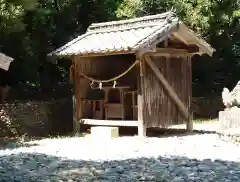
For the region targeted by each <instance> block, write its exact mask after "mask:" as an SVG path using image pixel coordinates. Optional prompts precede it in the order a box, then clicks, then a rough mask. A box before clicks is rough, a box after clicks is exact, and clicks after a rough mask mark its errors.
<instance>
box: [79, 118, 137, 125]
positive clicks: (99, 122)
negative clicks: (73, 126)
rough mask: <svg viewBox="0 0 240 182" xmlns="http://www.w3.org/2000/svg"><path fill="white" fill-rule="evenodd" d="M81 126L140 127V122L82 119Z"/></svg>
mask: <svg viewBox="0 0 240 182" xmlns="http://www.w3.org/2000/svg"><path fill="white" fill-rule="evenodd" d="M79 124H87V125H98V126H138V121H127V120H98V119H80V120H79Z"/></svg>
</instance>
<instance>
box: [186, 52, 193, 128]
mask: <svg viewBox="0 0 240 182" xmlns="http://www.w3.org/2000/svg"><path fill="white" fill-rule="evenodd" d="M186 61H187V68H188V71H187V73H189V75H187V76H188V78H189V80H188V83H189V84H190V85H189V90H188V99H189V106H188V108H189V118H188V120H187V124H186V129H187V131H188V132H192V131H193V117H192V56H187V57H186Z"/></svg>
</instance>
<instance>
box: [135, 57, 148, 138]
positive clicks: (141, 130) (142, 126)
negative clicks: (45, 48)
mask: <svg viewBox="0 0 240 182" xmlns="http://www.w3.org/2000/svg"><path fill="white" fill-rule="evenodd" d="M139 68H140V69H139V74H138V95H137V103H138V104H137V105H138V136H140V137H146V135H147V128H146V124H145V123H144V118H143V104H144V99H143V88H144V87H143V86H144V82H143V76H144V74H143V73H144V65H143V60H140V63H139Z"/></svg>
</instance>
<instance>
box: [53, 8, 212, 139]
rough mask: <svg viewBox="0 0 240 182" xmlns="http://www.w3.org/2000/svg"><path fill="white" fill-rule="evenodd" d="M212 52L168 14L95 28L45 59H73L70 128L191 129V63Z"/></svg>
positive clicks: (99, 25) (139, 130)
mask: <svg viewBox="0 0 240 182" xmlns="http://www.w3.org/2000/svg"><path fill="white" fill-rule="evenodd" d="M213 52H214V49H213V48H211V46H210V45H209V44H207V43H206V42H205V41H204V40H203V39H201V38H199V37H198V36H197V35H196V34H195V33H194V32H193V31H191V30H189V29H188V28H187V27H186V25H184V23H183V22H181V21H180V20H179V19H178V18H177V17H176V16H175V15H174V13H172V12H166V13H162V14H157V15H151V16H145V17H141V18H135V19H129V20H121V21H113V22H106V23H96V24H95V23H94V24H92V25H90V27H89V28H88V30H87V31H86V33H85V34H83V35H81V36H79V37H77V38H75V39H74V40H72V41H71V42H69V43H67V44H66V45H64V46H62V47H61V48H59V49H57V50H56V51H54V52H51V53H50V54H49V55H56V56H69V57H71V59H72V67H71V78H72V80H73V83H74V98H75V99H74V103H75V104H74V106H75V107H74V113H75V117H74V118H75V119H74V120H75V121H74V129H75V130H78V128H79V127H78V126H80V124H88V125H106V126H136V127H138V133H139V135H143V136H144V135H146V128H151V127H167V126H170V125H174V124H183V123H186V126H187V129H188V130H192V121H191V116H192V114H191V100H192V72H191V58H192V56H193V55H195V54H200V55H201V54H205V53H206V54H208V55H209V56H212V54H213Z"/></svg>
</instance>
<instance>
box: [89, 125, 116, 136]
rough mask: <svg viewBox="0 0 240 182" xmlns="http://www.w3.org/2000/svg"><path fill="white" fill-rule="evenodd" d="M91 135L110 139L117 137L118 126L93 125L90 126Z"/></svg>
mask: <svg viewBox="0 0 240 182" xmlns="http://www.w3.org/2000/svg"><path fill="white" fill-rule="evenodd" d="M91 137H94V138H99V139H103V138H104V139H111V138H117V137H119V129H118V127H108V126H93V127H91Z"/></svg>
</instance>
